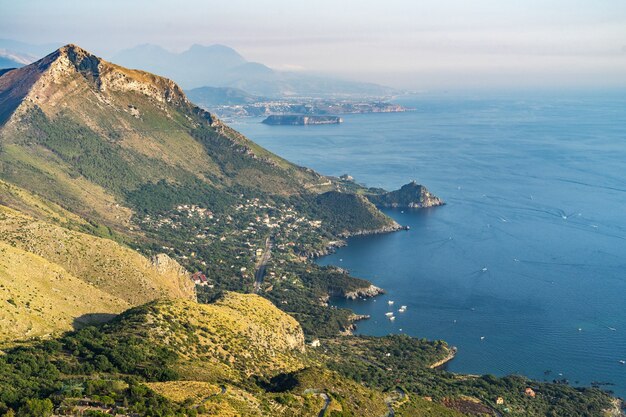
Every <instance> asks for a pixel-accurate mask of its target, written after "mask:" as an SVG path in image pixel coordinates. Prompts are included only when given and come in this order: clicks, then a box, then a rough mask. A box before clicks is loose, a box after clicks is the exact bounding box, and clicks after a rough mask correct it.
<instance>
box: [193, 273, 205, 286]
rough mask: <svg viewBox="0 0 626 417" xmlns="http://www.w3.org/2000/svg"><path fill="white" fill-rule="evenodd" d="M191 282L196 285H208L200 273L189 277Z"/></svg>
mask: <svg viewBox="0 0 626 417" xmlns="http://www.w3.org/2000/svg"><path fill="white" fill-rule="evenodd" d="M191 280H192V281H193V283H194V284H196V285H208V283H209V280H208V278H207V277H206V275H204V274H203V273H202V272H200V271H198V272H196V273H194V274H193V275H192V276H191Z"/></svg>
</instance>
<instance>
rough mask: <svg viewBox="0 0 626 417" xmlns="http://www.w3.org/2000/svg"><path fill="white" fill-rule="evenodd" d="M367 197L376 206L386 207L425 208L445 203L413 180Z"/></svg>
mask: <svg viewBox="0 0 626 417" xmlns="http://www.w3.org/2000/svg"><path fill="white" fill-rule="evenodd" d="M367 198H368V199H369V200H370V201H371V202H372V203H373V204H374V205H375V206H377V207H388V208H389V207H391V208H425V207H435V206H442V205H444V204H445V203H444V202H443V200H441V199H440V198H439V197H437V196H435V195H434V194H431V193H430V191H428V189H426V187H424V186H423V185H420V184H418V183H417V182H415V181H411V182H410V183H408V184H406V185H403V186H402V188H400V189H399V190H396V191H391V192H388V193H382V194H370V195H368V196H367Z"/></svg>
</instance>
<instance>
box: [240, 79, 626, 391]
mask: <svg viewBox="0 0 626 417" xmlns="http://www.w3.org/2000/svg"><path fill="white" fill-rule="evenodd" d="M395 102H398V103H400V104H403V105H404V106H406V107H409V108H411V109H412V110H411V111H408V112H405V113H380V114H357V115H345V116H342V117H343V119H344V123H342V124H340V125H327V126H267V125H264V124H261V123H260V121H261V119H258V118H253V119H238V120H234V121H233V122H232V123H231V124H232V125H233V127H235V128H236V129H238V130H239V131H241V132H243V133H244V134H246V135H247V136H248V137H249V138H251V139H252V140H254V141H255V142H257V143H259V144H260V145H262V146H264V147H266V148H267V149H269V150H271V151H272V152H275V153H276V154H278V155H280V156H282V157H284V158H286V159H288V160H290V161H292V162H294V163H296V164H299V165H303V166H307V167H311V168H313V169H315V170H317V171H319V172H321V173H322V174H326V175H334V176H339V175H342V174H349V175H351V176H353V177H354V179H355V181H357V182H359V183H362V184H366V185H368V186H371V187H383V188H385V189H388V190H393V189H398V188H399V187H400V186H402V185H403V184H406V183H408V182H409V181H412V180H416V181H417V182H418V183H420V184H423V185H425V186H427V187H428V189H429V190H430V191H431V192H432V193H434V194H435V195H437V196H439V197H441V198H442V199H443V200H444V201H445V202H446V205H445V206H442V207H436V208H430V209H418V210H407V209H404V210H400V209H390V210H385V213H386V214H388V215H389V216H391V217H392V218H394V219H395V220H396V221H397V222H398V223H400V224H402V225H406V226H409V227H410V230H408V231H401V232H396V233H390V234H384V235H374V236H367V237H355V238H351V239H349V242H348V243H349V244H348V246H347V247H344V248H341V249H339V250H338V251H337V252H336V253H334V254H332V255H330V256H326V257H324V258H322V259H319V260H318V262H319V264H320V265H337V266H341V267H342V268H345V269H348V270H349V271H350V273H351V274H352V275H354V276H358V277H362V278H366V279H368V280H370V281H372V282H373V283H374V284H375V285H377V286H379V287H382V288H384V289H385V291H386V294H385V295H383V296H380V297H377V298H374V299H365V300H362V299H359V300H354V301H346V300H334V301H333V302H334V304H335V305H337V306H339V307H347V308H350V309H352V310H354V311H355V312H356V313H359V314H368V315H370V316H371V318H370V319H369V320H365V321H361V322H358V328H357V333H359V334H365V335H386V334H390V333H404V334H408V335H411V336H415V337H420V338H428V339H443V340H445V341H446V342H448V343H449V344H450V345H453V346H456V347H457V348H458V354H457V356H456V358H455V359H454V360H452V361H451V362H449V363H448V364H447V369H448V370H449V371H452V372H458V373H469V374H493V375H497V376H502V375H507V374H521V375H525V376H528V377H531V378H534V379H538V380H542V381H543V380H545V381H553V380H567V381H568V382H569V383H570V384H572V385H576V386H589V385H591V384H598V385H599V386H601V387H602V388H604V389H607V390H611V391H613V392H614V393H615V394H616V395H617V396H621V397H623V398H624V397H626V364H624V363H622V362H620V361H625V360H626V91H577V92H572V91H568V92H546V91H542V92H514V93H511V92H509V93H483V92H473V93H467V92H465V93H440V94H439V93H438V94H435V93H430V94H419V95H415V96H411V97H402V98H399V99H397V100H395ZM390 301H393V305H390V304H389V302H390ZM401 306H406V311H404V312H399V311H398V310H399V308H400V307H401ZM389 311H391V312H393V313H394V315H395V317H396V319H395V320H394V321H390V320H388V319H387V317H386V316H385V313H386V312H389Z"/></svg>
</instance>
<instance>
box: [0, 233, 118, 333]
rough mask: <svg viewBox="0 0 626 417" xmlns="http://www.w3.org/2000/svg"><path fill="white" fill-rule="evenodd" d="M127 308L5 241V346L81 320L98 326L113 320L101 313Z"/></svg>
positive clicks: (1, 275) (1, 308) (0, 248)
mask: <svg viewBox="0 0 626 417" xmlns="http://www.w3.org/2000/svg"><path fill="white" fill-rule="evenodd" d="M128 307H130V304H129V303H128V302H126V301H124V300H122V299H120V298H118V297H115V296H113V295H110V294H107V293H106V292H104V291H102V290H100V289H98V288H97V287H95V286H93V285H91V284H89V283H87V282H85V281H83V280H81V279H80V278H77V277H76V276H75V275H73V274H71V273H69V272H68V271H67V270H65V269H64V268H62V267H61V266H59V265H57V264H54V263H52V262H49V261H47V260H46V259H44V258H42V257H40V256H37V255H34V254H32V253H29V252H26V251H24V250H21V249H18V248H15V247H12V246H10V245H8V244H6V243H4V242H0V343H6V342H9V341H11V342H13V341H16V340H20V339H24V338H32V337H37V336H45V335H48V334H50V333H55V332H58V331H64V330H71V329H72V328H73V324H74V321H75V319H76V318H79V317H81V316H82V317H83V323H93V322H98V321H99V319H103V318H107V317H108V315H107V314H104V315H100V314H102V313H120V312H122V311H124V310H125V309H127V308H128ZM85 315H90V316H85ZM108 318H110V317H108Z"/></svg>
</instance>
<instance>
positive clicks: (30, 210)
mask: <svg viewBox="0 0 626 417" xmlns="http://www.w3.org/2000/svg"><path fill="white" fill-rule="evenodd" d="M429 201H430V202H437V201H439V200H438V199H436V197H434V196H433V195H432V194H430V193H429V192H427V191H426V189H425V188H423V187H421V186H418V185H416V184H410V185H409V186H405V187H403V190H401V192H392V193H386V192H385V191H384V190H371V189H365V188H364V187H361V186H359V185H358V184H356V183H354V182H352V181H348V180H340V179H337V178H329V177H324V176H322V175H320V174H318V173H316V172H314V171H312V170H310V169H307V168H303V167H298V166H296V165H293V164H291V163H290V162H288V161H286V160H284V159H282V158H280V157H278V156H276V155H274V154H272V153H270V152H269V151H267V150H265V149H263V148H262V147H260V146H258V145H256V144H255V143H253V142H251V141H250V140H249V139H247V138H245V137H244V136H243V135H241V134H239V133H238V132H236V131H234V130H232V129H231V128H229V127H228V126H226V125H225V124H224V123H222V122H221V121H219V120H217V119H216V118H215V117H214V116H212V115H211V114H209V113H207V112H205V111H203V110H201V109H199V108H198V107H196V106H195V105H193V104H192V103H191V102H189V101H188V100H187V98H186V97H185V95H184V94H183V92H182V90H181V89H180V88H179V87H178V86H177V85H176V84H174V83H173V82H172V81H170V80H168V79H165V78H162V77H158V76H155V75H153V74H149V73H146V72H142V71H138V70H129V69H126V68H122V67H119V66H117V65H114V64H111V63H108V62H106V61H104V60H102V59H100V58H98V57H96V56H94V55H91V54H90V53H88V52H87V51H85V50H83V49H81V48H79V47H77V46H75V45H68V46H65V47H63V48H60V49H59V50H57V51H55V52H53V53H52V54H50V55H48V56H46V57H44V58H43V59H41V60H39V61H37V62H35V63H33V64H31V65H27V66H25V67H23V68H19V69H15V70H11V71H7V72H4V73H2V74H0V255H1V256H0V347H2V348H3V349H4V350H3V351H1V352H0V416H7V417H13V416H15V415H17V416H19V417H22V416H24V417H27V416H33V417H35V416H36V417H50V416H51V415H52V414H53V413H54V415H81V416H90V417H103V416H108V415H120V416H129V417H130V416H133V417H143V416H154V417H165V416H167V417H169V416H172V417H173V416H176V417H179V416H180V417H182V416H188V417H197V416H198V415H216V416H328V417H330V416H334V417H340V416H366V417H369V416H371V417H379V416H380V417H382V416H390V415H405V416H406V415H426V416H428V415H450V416H458V415H504V413H506V414H507V415H512V416H545V415H550V416H589V415H593V416H595V415H603V414H606V413H608V412H609V411H615V407H616V406H617V405H618V404H617V403H615V402H612V398H611V397H610V396H609V395H608V394H606V393H604V392H602V391H600V390H597V389H577V388H572V387H569V386H566V385H561V384H544V383H537V382H535V381H530V380H528V379H526V378H523V377H516V376H511V377H506V378H495V377H493V376H483V377H477V376H464V375H455V374H451V373H448V372H445V371H441V370H437V369H432V367H433V366H434V365H435V364H437V363H441V361H445V360H446V359H448V358H449V357H451V354H452V353H453V350H452V349H451V348H450V347H449V346H448V345H447V344H446V343H445V342H442V341H435V342H431V341H427V340H422V339H415V338H410V337H406V336H389V337H384V338H374V337H372V338H361V337H354V336H349V335H348V334H349V333H350V330H352V329H353V320H355V316H354V315H353V313H352V312H351V311H349V310H345V309H337V308H333V307H331V306H329V304H328V300H329V297H330V296H344V297H348V296H350V297H354V296H374V295H376V294H377V293H378V292H379V291H380V290H379V289H377V288H375V287H372V286H371V283H370V282H368V281H367V280H363V279H359V278H357V277H353V276H351V275H350V274H349V273H347V272H346V271H343V270H340V269H337V268H332V267H326V268H322V267H319V266H317V265H315V264H314V263H312V262H310V258H311V257H314V256H318V255H320V254H324V253H327V252H328V251H332V250H333V248H335V247H337V246H339V245H342V244H344V243H345V242H344V239H345V238H346V237H348V236H352V235H358V234H369V233H382V232H390V231H394V230H397V229H398V228H399V227H400V225H398V224H396V223H395V222H394V221H393V220H392V219H390V218H389V217H387V216H386V215H384V214H383V213H382V212H380V211H379V210H378V209H377V208H376V206H375V205H374V204H373V203H375V204H379V205H392V206H394V205H397V204H405V203H406V204H408V205H411V204H409V203H414V204H413V206H422V205H426V204H424V203H426V202H429ZM191 274H194V276H195V277H202V279H200V278H198V279H199V282H201V285H198V286H195V285H194V284H193V282H192V281H191V279H190V278H191ZM63 332H65V333H63ZM340 335H343V336H340ZM530 387H532V388H533V389H534V390H535V391H536V393H537V395H536V397H534V398H532V399H531V398H529V397H528V396H526V395H525V394H524V390H525V389H526V388H530ZM498 397H502V399H503V401H504V403H503V404H499V403H498V402H497V398H498ZM616 404H617V405H616ZM605 411H606V413H605ZM613 415H615V414H613Z"/></svg>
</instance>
